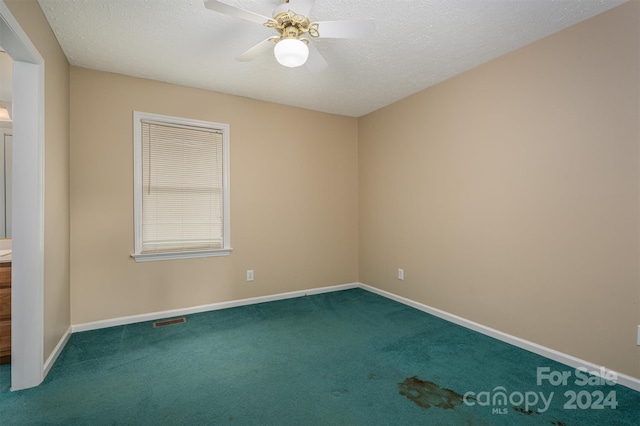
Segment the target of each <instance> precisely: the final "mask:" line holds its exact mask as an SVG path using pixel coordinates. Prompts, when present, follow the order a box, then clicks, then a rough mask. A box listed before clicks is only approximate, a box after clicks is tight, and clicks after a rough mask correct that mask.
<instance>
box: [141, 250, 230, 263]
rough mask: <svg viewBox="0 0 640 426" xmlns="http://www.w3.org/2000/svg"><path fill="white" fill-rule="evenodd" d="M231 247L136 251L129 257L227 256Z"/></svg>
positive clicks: (144, 260) (143, 260)
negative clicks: (155, 251)
mask: <svg viewBox="0 0 640 426" xmlns="http://www.w3.org/2000/svg"><path fill="white" fill-rule="evenodd" d="M231 250H233V249H230V248H228V249H217V250H198V251H171V252H160V253H138V254H132V255H131V257H133V259H134V260H135V261H136V262H155V261H159V260H177V259H197V258H200V257H216V256H229V255H230V254H231Z"/></svg>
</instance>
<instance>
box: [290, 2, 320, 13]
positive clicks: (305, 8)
mask: <svg viewBox="0 0 640 426" xmlns="http://www.w3.org/2000/svg"><path fill="white" fill-rule="evenodd" d="M313 2H314V0H289V3H288V4H289V7H288V9H291V10H293V11H294V12H295V13H297V14H298V15H304V16H309V12H311V8H312V7H313Z"/></svg>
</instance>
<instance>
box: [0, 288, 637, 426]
mask: <svg viewBox="0 0 640 426" xmlns="http://www.w3.org/2000/svg"><path fill="white" fill-rule="evenodd" d="M8 367H9V366H0V425H3V426H5V425H30V424H38V425H40V424H50V425H56V424H59V425H72V424H81V425H102V424H109V425H112V424H118V425H126V424H149V425H162V424H170V425H173V424H238V425H245V424H256V425H316V424H317V425H324V424H327V425H329V424H330V425H340V424H345V425H414V424H429V425H466V424H472V425H483V424H486V425H528V424H532V425H533V424H535V425H539V424H542V425H558V426H559V425H638V424H639V419H640V393H638V392H635V391H632V390H630V389H628V388H625V387H623V386H620V385H615V386H609V385H606V384H605V385H603V386H596V385H585V386H578V385H576V384H575V381H576V379H578V378H579V376H576V375H575V370H574V369H573V368H571V367H567V366H565V365H563V364H559V363H556V362H553V361H550V360H548V359H546V358H543V357H540V356H538V355H535V354H532V353H530V352H527V351H524V350H521V349H518V348H516V347H513V346H511V345H508V344H506V343H503V342H500V341H498V340H495V339H492V338H490V337H486V336H484V335H481V334H478V333H475V332H472V331H469V330H467V329H465V328H463V327H459V326H457V325H454V324H451V323H448V322H446V321H443V320H441V319H438V318H436V317H433V316H431V315H428V314H426V313H424V312H421V311H418V310H416V309H413V308H410V307H407V306H405V305H402V304H400V303H397V302H394V301H391V300H388V299H386V298H383V297H381V296H378V295H375V294H372V293H370V292H367V291H365V290H361V289H353V290H345V291H339V292H335V293H327V294H321V295H315V296H308V297H302V298H296V299H289V300H284V301H278V302H270V303H263V304H258V305H251V306H245V307H239V308H233V309H225V310H220V311H214V312H207V313H203V314H196V315H189V316H187V323H185V324H177V325H172V326H168V327H164V328H153V327H152V326H151V323H149V322H147V323H139V324H132V325H126V326H120V327H113V328H108V329H102V330H95V331H88V332H83V333H76V334H73V335H72V336H71V338H70V340H69V342H68V344H67V346H66V347H65V349H64V350H63V352H62V354H61V355H60V357H59V359H58V361H57V362H56V364H55V366H54V367H53V368H52V370H51V372H50V373H49V375H48V377H47V379H46V380H45V382H44V383H43V384H42V385H41V386H39V387H37V388H35V389H29V390H25V391H19V392H10V391H9V368H8ZM538 367H548V368H549V370H548V371H549V373H550V374H551V376H552V377H555V373H557V374H561V373H562V372H570V373H571V377H570V378H569V379H568V381H567V385H566V386H563V385H558V386H552V385H551V384H550V383H549V380H543V383H542V384H541V385H537V383H536V378H537V376H536V372H537V370H536V369H537V368H538ZM498 387H502V388H498ZM500 391H503V394H504V395H506V399H507V401H506V404H502V402H504V401H503V400H502V399H500V398H499V396H500V395H497V394H499V392H500ZM468 392H473V394H471V393H468ZM552 392H553V396H552V399H551V402H550V404H549V406H548V407H547V409H546V410H544V408H545V406H544V404H543V403H542V402H541V401H538V403H537V404H529V405H527V404H526V402H525V401H522V402H521V400H522V399H523V398H529V400H530V402H531V403H533V395H534V393H535V395H536V397H537V395H540V394H542V395H543V396H544V397H545V398H546V399H547V400H548V398H549V396H550V394H551V393H552ZM567 392H568V394H566V393H567ZM571 392H575V394H576V395H577V396H578V398H577V400H576V402H575V404H573V405H575V407H576V408H570V407H571V405H572V404H571V402H572V401H570V399H571ZM581 392H582V393H581ZM612 392H613V393H612ZM600 393H602V398H601V395H600ZM465 394H467V395H468V398H467V399H466V402H465V398H464V395H465ZM496 395H497V396H498V398H494V396H496ZM611 395H613V396H615V402H616V403H617V406H616V407H615V409H612V407H611V405H612V403H613V399H612V398H613V397H612V396H611ZM606 396H609V399H608V400H605V398H604V397H606ZM494 400H495V401H494ZM494 402H495V404H494ZM567 403H569V405H568V406H566V407H565V404H567ZM594 404H595V405H594ZM600 405H603V408H598V407H599V406H600ZM540 411H543V412H540Z"/></svg>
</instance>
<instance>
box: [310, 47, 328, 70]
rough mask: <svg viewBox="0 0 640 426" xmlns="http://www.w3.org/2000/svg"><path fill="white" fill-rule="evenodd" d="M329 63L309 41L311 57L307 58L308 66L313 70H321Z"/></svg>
mask: <svg viewBox="0 0 640 426" xmlns="http://www.w3.org/2000/svg"><path fill="white" fill-rule="evenodd" d="M328 65H329V64H327V61H325V60H324V58H323V57H322V55H321V54H320V52H319V51H318V49H316V47H315V46H314V45H313V44H311V43H309V58H308V59H307V68H308V69H309V71H311V72H320V71H322V70H323V69H325V68H326V67H327V66H328Z"/></svg>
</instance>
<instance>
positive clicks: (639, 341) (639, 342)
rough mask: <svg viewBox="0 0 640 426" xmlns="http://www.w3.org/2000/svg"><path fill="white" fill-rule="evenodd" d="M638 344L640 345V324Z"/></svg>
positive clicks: (639, 327)
mask: <svg viewBox="0 0 640 426" xmlns="http://www.w3.org/2000/svg"><path fill="white" fill-rule="evenodd" d="M638 346H640V325H639V326H638Z"/></svg>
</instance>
